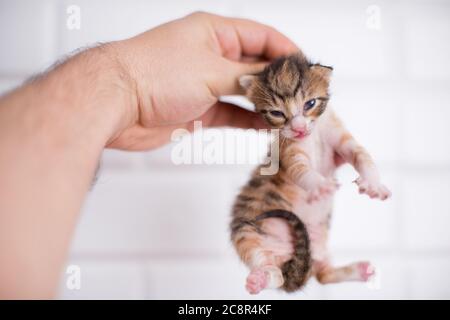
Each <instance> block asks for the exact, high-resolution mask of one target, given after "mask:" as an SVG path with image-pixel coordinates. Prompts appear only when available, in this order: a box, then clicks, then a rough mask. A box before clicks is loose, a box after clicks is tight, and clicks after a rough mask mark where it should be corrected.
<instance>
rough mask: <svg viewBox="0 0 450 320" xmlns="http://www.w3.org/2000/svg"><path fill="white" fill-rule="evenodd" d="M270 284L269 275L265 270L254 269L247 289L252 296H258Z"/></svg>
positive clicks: (248, 279)
mask: <svg viewBox="0 0 450 320" xmlns="http://www.w3.org/2000/svg"><path fill="white" fill-rule="evenodd" d="M268 283H269V279H268V274H266V272H265V271H264V270H263V269H254V270H252V271H251V272H250V274H249V275H248V277H247V284H246V285H245V288H246V289H247V291H248V292H249V293H250V294H258V293H259V292H260V291H261V290H263V289H265V288H266V287H267V284H268Z"/></svg>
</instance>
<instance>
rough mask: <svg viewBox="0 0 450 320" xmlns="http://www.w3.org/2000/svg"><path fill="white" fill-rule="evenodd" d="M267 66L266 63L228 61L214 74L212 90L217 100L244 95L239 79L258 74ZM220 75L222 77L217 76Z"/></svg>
mask: <svg viewBox="0 0 450 320" xmlns="http://www.w3.org/2000/svg"><path fill="white" fill-rule="evenodd" d="M266 65H267V63H265V62H256V63H241V62H233V61H228V60H226V61H224V65H221V68H220V70H217V71H215V72H212V75H213V76H212V77H211V78H212V80H211V81H210V88H211V90H212V91H213V94H214V95H215V96H216V97H217V98H219V97H220V96H224V95H233V94H244V89H243V88H242V87H241V85H240V84H239V78H240V77H241V76H243V75H246V74H255V73H258V72H260V71H262V70H263V69H264V67H265V66H266ZM218 74H220V77H218V76H217V75H218Z"/></svg>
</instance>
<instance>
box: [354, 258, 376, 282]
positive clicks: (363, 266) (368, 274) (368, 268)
mask: <svg viewBox="0 0 450 320" xmlns="http://www.w3.org/2000/svg"><path fill="white" fill-rule="evenodd" d="M357 266H358V272H359V277H360V280H361V281H369V280H370V279H371V278H372V277H373V276H374V275H375V267H374V266H373V265H372V264H371V263H370V262H367V261H364V262H359V263H358V264H357Z"/></svg>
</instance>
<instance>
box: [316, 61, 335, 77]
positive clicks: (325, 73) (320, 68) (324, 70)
mask: <svg viewBox="0 0 450 320" xmlns="http://www.w3.org/2000/svg"><path fill="white" fill-rule="evenodd" d="M311 70H314V71H315V72H317V73H318V74H320V75H321V76H322V77H324V78H325V79H327V80H330V77H331V74H332V73H333V67H330V66H324V65H321V64H318V63H316V64H313V65H311Z"/></svg>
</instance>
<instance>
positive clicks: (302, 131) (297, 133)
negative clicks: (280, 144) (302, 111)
mask: <svg viewBox="0 0 450 320" xmlns="http://www.w3.org/2000/svg"><path fill="white" fill-rule="evenodd" d="M292 131H294V132H295V136H296V137H304V136H306V127H303V128H292Z"/></svg>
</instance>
